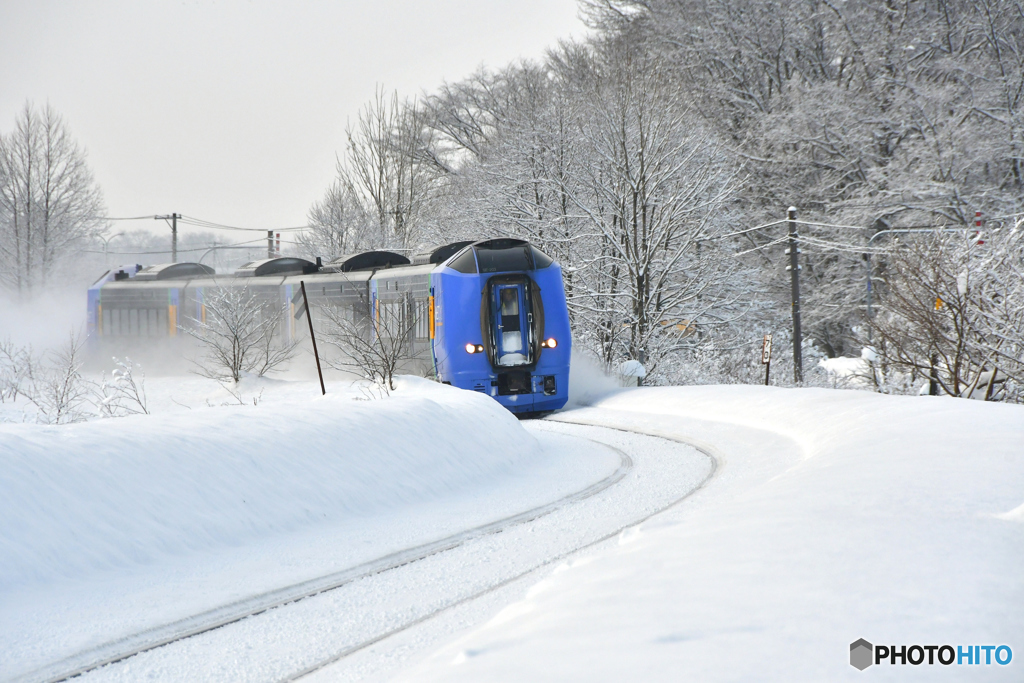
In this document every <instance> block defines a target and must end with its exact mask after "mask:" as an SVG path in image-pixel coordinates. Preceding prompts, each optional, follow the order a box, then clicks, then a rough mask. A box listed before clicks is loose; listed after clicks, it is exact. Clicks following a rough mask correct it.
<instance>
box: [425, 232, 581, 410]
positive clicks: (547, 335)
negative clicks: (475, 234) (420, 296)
mask: <svg viewBox="0 0 1024 683" xmlns="http://www.w3.org/2000/svg"><path fill="white" fill-rule="evenodd" d="M430 279H431V283H430V284H431V292H432V295H433V305H434V316H433V320H434V322H435V329H434V330H433V332H434V335H433V337H434V338H433V345H432V346H433V354H434V369H435V373H436V375H437V377H438V379H439V380H441V381H442V382H446V383H449V384H451V385H453V386H457V387H460V388H463V389H469V390H471V391H479V392H482V393H485V394H487V395H489V396H492V397H493V398H494V399H495V400H496V401H498V402H499V403H501V404H502V405H504V406H505V407H506V408H508V409H509V410H511V411H512V412H514V413H517V414H532V413H543V412H549V411H552V410H558V409H559V408H561V407H562V406H564V405H565V403H566V401H567V400H568V398H569V356H570V354H571V351H572V337H571V335H570V331H569V315H568V311H567V309H566V302H565V288H564V286H563V284H562V269H561V268H560V267H559V265H558V264H557V263H555V262H554V261H553V260H552V259H551V258H550V257H549V256H547V255H546V254H544V253H543V252H541V251H540V250H538V249H537V248H536V247H533V246H532V245H530V244H529V243H527V242H523V241H521V240H513V239H493V240H485V241H482V242H475V243H473V244H470V245H468V246H465V247H463V248H462V249H461V250H460V251H458V252H457V253H456V254H454V255H453V256H452V257H451V258H449V259H447V260H446V261H445V262H444V263H443V264H441V265H440V266H439V267H437V268H435V269H434V271H433V272H432V273H431V278H430Z"/></svg>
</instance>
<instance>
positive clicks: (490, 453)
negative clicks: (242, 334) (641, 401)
mask: <svg viewBox="0 0 1024 683" xmlns="http://www.w3.org/2000/svg"><path fill="white" fill-rule="evenodd" d="M403 382H404V386H403V388H402V391H400V392H399V393H398V394H397V395H394V396H393V397H391V398H387V399H383V400H374V401H366V400H354V398H355V399H358V398H359V397H360V394H359V393H358V392H342V393H338V392H332V393H331V394H328V395H327V396H326V397H323V398H320V397H318V396H317V397H316V398H311V394H310V391H311V385H306V384H302V385H301V387H296V388H294V389H292V390H291V393H289V390H288V388H287V387H286V388H284V389H282V388H280V387H278V388H276V389H275V393H274V397H273V399H274V400H272V401H269V400H268V401H263V402H260V403H259V405H258V406H253V405H248V406H233V407H231V406H225V407H213V408H202V409H197V410H191V411H184V410H179V411H178V412H176V413H173V414H162V415H148V416H146V415H143V416H135V417H126V418H119V419H112V420H100V421H95V422H89V423H83V424H76V425H67V426H60V427H46V426H40V425H27V424H25V425H22V424H0V586H2V587H3V589H2V590H3V591H9V590H12V589H15V588H16V587H18V586H19V585H24V584H26V583H31V582H34V581H40V580H47V579H51V578H55V577H78V578H81V577H82V576H83V575H88V574H89V573H91V572H95V571H98V570H103V569H107V568H111V567H130V566H132V565H137V564H146V563H151V562H154V561H156V560H157V559H159V558H160V557H161V556H166V555H179V554H182V553H187V552H190V551H196V550H204V549H210V548H217V547H221V546H235V545H242V544H245V543H246V542H247V541H249V540H252V539H255V538H259V537H266V536H270V535H274V534H279V533H283V532H289V531H294V530H297V529H300V528H303V527H308V526H310V525H312V524H315V523H324V522H331V521H332V520H333V521H337V520H342V519H345V518H348V517H353V516H365V515H371V514H374V513H375V512H379V511H382V510H394V509H396V508H400V507H402V506H405V505H411V504H416V503H419V502H423V501H430V500H433V499H438V498H442V497H445V496H449V495H452V494H453V493H457V492H461V491H466V490H468V489H472V488H473V487H477V486H479V485H480V484H481V483H483V482H493V481H494V480H495V479H500V478H501V477H502V476H505V475H508V474H509V473H510V472H512V471H513V470H515V469H516V468H517V467H518V468H522V467H523V466H525V465H527V464H529V463H530V462H533V461H536V460H537V459H538V458H539V457H540V451H539V444H538V443H537V441H536V440H535V439H534V438H533V437H532V436H531V435H530V434H529V433H528V432H526V431H525V430H524V429H523V428H522V427H521V426H520V424H519V423H518V421H517V420H516V419H515V418H514V417H513V416H512V415H511V414H510V413H509V412H508V411H506V410H504V409H503V408H501V406H499V405H498V404H497V403H495V402H494V401H492V400H490V399H489V398H488V397H485V396H482V395H477V394H474V393H472V392H466V391H459V390H455V389H451V388H449V387H445V386H441V385H438V384H434V383H432V382H426V381H416V380H415V379H412V378H405V379H404V380H403ZM317 393H318V392H317Z"/></svg>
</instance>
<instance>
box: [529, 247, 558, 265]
mask: <svg viewBox="0 0 1024 683" xmlns="http://www.w3.org/2000/svg"><path fill="white" fill-rule="evenodd" d="M530 249H532V250H533V265H534V267H535V268H536V269H537V270H540V269H541V268H547V267H548V266H550V265H551V264H552V263H554V262H555V260H554V259H553V258H551V257H550V256H548V255H547V254H545V253H544V252H543V251H541V250H540V249H538V248H537V247H534V246H531V247H530Z"/></svg>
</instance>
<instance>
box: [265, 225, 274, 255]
mask: <svg viewBox="0 0 1024 683" xmlns="http://www.w3.org/2000/svg"><path fill="white" fill-rule="evenodd" d="M267 258H274V231H273V230H267Z"/></svg>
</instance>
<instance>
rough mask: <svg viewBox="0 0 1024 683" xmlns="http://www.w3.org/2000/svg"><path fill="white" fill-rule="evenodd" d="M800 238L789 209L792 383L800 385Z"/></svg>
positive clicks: (794, 209) (793, 213) (794, 217)
mask: <svg viewBox="0 0 1024 683" xmlns="http://www.w3.org/2000/svg"><path fill="white" fill-rule="evenodd" d="M799 239H800V236H799V235H798V234H797V232H796V207H795V206H791V207H789V249H787V250H786V253H787V254H789V265H788V266H786V270H788V271H789V283H790V290H789V298H790V305H791V306H792V309H793V381H794V382H796V383H797V384H800V383H801V382H803V381H804V362H803V354H802V353H801V348H800V347H801V346H802V345H803V335H802V334H801V332H800V259H799V258H798V257H799V255H800V249H799V247H798V246H797V244H798V240H799Z"/></svg>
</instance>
